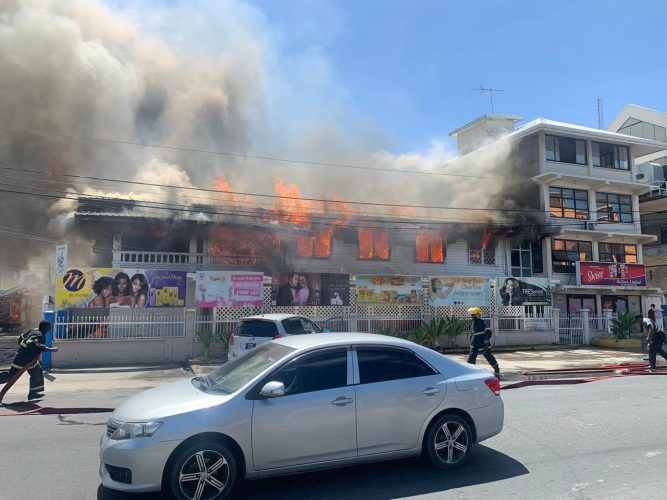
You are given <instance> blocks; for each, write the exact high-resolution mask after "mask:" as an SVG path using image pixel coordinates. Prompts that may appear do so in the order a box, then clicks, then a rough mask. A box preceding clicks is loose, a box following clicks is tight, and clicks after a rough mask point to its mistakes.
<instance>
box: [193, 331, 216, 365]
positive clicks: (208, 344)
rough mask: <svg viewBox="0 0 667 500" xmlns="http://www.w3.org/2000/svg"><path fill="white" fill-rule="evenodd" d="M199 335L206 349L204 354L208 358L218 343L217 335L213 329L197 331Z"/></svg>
mask: <svg viewBox="0 0 667 500" xmlns="http://www.w3.org/2000/svg"><path fill="white" fill-rule="evenodd" d="M197 337H198V338H199V341H200V342H201V345H202V349H203V350H204V356H206V357H207V358H208V357H209V356H210V355H211V351H212V350H213V347H214V346H215V343H216V336H215V334H214V333H213V332H212V331H211V330H208V329H206V330H200V331H198V332H197Z"/></svg>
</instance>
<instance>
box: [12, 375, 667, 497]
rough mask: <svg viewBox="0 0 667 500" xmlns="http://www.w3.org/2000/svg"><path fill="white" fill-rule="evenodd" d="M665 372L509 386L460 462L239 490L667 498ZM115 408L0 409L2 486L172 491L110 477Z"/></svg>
mask: <svg viewBox="0 0 667 500" xmlns="http://www.w3.org/2000/svg"><path fill="white" fill-rule="evenodd" d="M665 382H667V381H666V380H665V379H664V377H628V378H621V379H611V380H605V381H600V382H594V383H589V384H582V385H571V386H542V387H530V388H523V389H515V390H508V391H506V392H504V394H503V399H504V401H505V405H506V423H505V424H506V425H505V429H504V431H503V432H502V433H501V434H500V435H499V436H496V437H494V438H492V439H490V440H488V441H486V442H484V443H483V444H481V445H478V446H477V448H476V449H475V450H474V452H473V455H472V456H471V460H470V462H469V464H468V465H467V466H466V467H464V468H462V469H460V470H458V471H456V472H454V473H443V472H441V471H438V470H435V469H432V468H431V467H429V466H427V465H425V464H423V463H422V462H420V461H419V460H416V459H414V460H399V461H392V462H386V463H380V464H372V465H365V466H357V467H350V468H344V469H338V470H334V471H326V472H316V473H310V474H303V475H299V476H290V477H282V478H274V479H264V480H260V481H252V482H242V483H241V484H240V485H239V488H238V489H237V490H236V495H235V496H234V498H248V499H260V498H261V499H284V498H289V499H294V498H299V499H332V500H333V499H349V498H360V497H361V498H364V500H375V499H377V500H383V499H390V498H408V497H410V498H432V499H435V498H444V497H445V495H446V498H456V499H459V498H466V499H468V498H471V499H474V498H480V499H485V500H487V499H489V498H493V499H494V500H497V499H505V498H506V499H512V500H516V499H517V498H520V499H523V498H525V499H541V498H548V499H552V498H553V499H556V498H558V499H560V498H563V499H569V498H576V499H582V498H599V499H610V498H611V499H613V498H641V499H653V498H655V499H658V498H664V497H665V489H666V488H667V432H665V429H666V427H665V424H666V423H667V394H666V392H667V384H666V383H665ZM125 396H126V393H124V392H123V391H105V392H104V393H103V394H100V393H99V392H96V393H82V392H77V393H71V394H67V395H66V397H67V402H66V406H79V405H83V406H114V405H115V404H117V403H118V401H120V400H122V399H123V398H124V397H125ZM63 397H64V396H63ZM50 398H51V400H50V401H46V402H45V403H48V404H53V405H57V404H65V401H62V400H61V399H60V396H59V395H57V394H54V395H53V396H50ZM107 418H108V414H91V415H69V416H56V415H53V416H22V417H0V436H1V438H2V446H1V447H0V461H1V462H0V463H2V464H3V466H2V467H0V485H2V486H1V487H0V498H1V499H13V500H21V499H34V498H42V497H44V498H76V499H95V498H97V499H108V500H117V499H125V498H130V499H136V500H155V499H159V498H163V496H161V495H159V494H151V495H130V496H125V495H121V494H118V493H116V492H113V491H109V490H106V489H104V488H102V487H101V486H100V481H99V477H98V475H97V469H98V459H97V451H98V443H99V438H100V435H101V433H102V432H103V430H104V425H105V422H106V419H107ZM661 492H662V493H661Z"/></svg>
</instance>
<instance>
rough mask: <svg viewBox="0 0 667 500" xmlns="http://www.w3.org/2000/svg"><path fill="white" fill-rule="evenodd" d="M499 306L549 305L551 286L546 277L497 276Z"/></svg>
mask: <svg viewBox="0 0 667 500" xmlns="http://www.w3.org/2000/svg"><path fill="white" fill-rule="evenodd" d="M496 290H497V294H498V297H497V301H498V302H497V303H498V305H499V306H550V305H551V287H550V286H549V280H548V279H547V278H514V277H512V276H506V277H504V278H498V279H497V283H496Z"/></svg>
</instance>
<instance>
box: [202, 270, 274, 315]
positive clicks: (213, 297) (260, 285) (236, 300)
mask: <svg viewBox="0 0 667 500" xmlns="http://www.w3.org/2000/svg"><path fill="white" fill-rule="evenodd" d="M262 305H264V273H253V272H243V271H197V284H196V293H195V307H228V308H238V307H262Z"/></svg>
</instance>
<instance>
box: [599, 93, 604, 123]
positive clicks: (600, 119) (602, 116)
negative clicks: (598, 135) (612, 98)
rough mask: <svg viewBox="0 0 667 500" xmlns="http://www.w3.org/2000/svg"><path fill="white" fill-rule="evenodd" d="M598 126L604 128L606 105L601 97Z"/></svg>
mask: <svg viewBox="0 0 667 500" xmlns="http://www.w3.org/2000/svg"><path fill="white" fill-rule="evenodd" d="M598 128H599V129H600V130H604V106H603V104H602V98H601V97H598Z"/></svg>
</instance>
